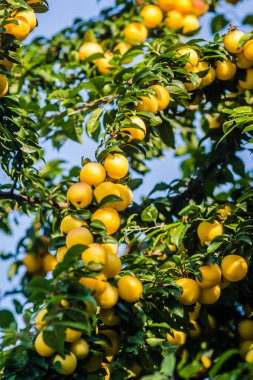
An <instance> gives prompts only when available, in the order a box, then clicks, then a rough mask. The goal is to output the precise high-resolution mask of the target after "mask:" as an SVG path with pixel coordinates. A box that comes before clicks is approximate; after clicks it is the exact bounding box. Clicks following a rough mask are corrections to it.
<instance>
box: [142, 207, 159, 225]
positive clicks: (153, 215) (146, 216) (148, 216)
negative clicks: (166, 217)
mask: <svg viewBox="0 0 253 380" xmlns="http://www.w3.org/2000/svg"><path fill="white" fill-rule="evenodd" d="M157 217H158V210H157V208H156V207H155V206H153V205H150V206H148V207H147V208H145V210H143V211H142V213H141V220H143V222H154V221H156V219H157Z"/></svg>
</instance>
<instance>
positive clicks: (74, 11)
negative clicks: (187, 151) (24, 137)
mask: <svg viewBox="0 0 253 380" xmlns="http://www.w3.org/2000/svg"><path fill="white" fill-rule="evenodd" d="M250 2H251V0H244V1H243V2H242V3H243V4H242V5H239V6H238V7H236V8H235V7H233V6H231V5H226V4H225V5H223V6H222V7H221V8H220V10H221V12H222V13H224V14H227V15H228V16H229V18H230V19H232V22H233V23H234V24H235V25H238V24H239V21H238V15H240V17H239V18H240V19H241V18H243V15H244V14H245V13H246V12H247V11H248V9H249V4H250ZM113 4H114V0H100V1H99V2H97V1H96V0H88V1H87V0H72V1H69V0H49V5H50V11H49V12H48V13H46V14H40V15H38V21H39V26H38V28H36V29H35V30H34V31H33V33H32V34H31V35H30V36H29V37H28V38H27V40H26V41H25V42H26V43H28V42H29V41H30V40H31V39H33V38H34V37H37V36H39V35H44V36H47V37H50V36H51V35H52V34H54V33H56V32H58V31H60V30H61V29H62V28H63V27H65V26H67V25H71V23H72V21H73V20H74V18H76V17H82V18H84V19H87V18H89V17H93V16H97V15H98V14H99V11H100V9H103V8H105V7H107V6H111V5H113ZM210 17H211V15H210V14H208V15H206V16H204V17H203V18H202V19H201V24H202V25H203V28H202V31H201V34H200V36H201V37H208V35H209V29H208V28H209V25H210V22H209V21H210ZM242 30H243V31H244V32H248V31H249V28H248V27H243V28H242ZM44 147H46V160H47V161H48V160H52V159H57V158H65V159H67V160H68V164H67V167H71V166H72V165H77V164H79V163H80V159H81V157H82V156H86V157H90V158H91V159H93V158H94V151H95V148H96V144H95V143H94V142H93V141H92V140H91V139H89V138H88V137H87V136H84V139H83V144H82V145H80V144H77V143H75V142H72V141H69V142H67V143H66V144H65V145H64V148H63V149H62V150H61V152H57V151H55V150H52V148H51V146H50V144H49V143H47V144H45V145H44ZM173 154H174V152H173V151H172V150H171V151H168V152H167V153H166V159H163V160H158V159H156V160H154V161H153V162H152V163H149V167H150V169H151V172H150V173H149V174H148V175H147V176H146V177H145V179H144V185H143V186H142V187H141V188H140V189H138V191H136V193H135V197H136V198H139V197H140V196H141V195H142V194H147V193H148V191H149V190H150V189H152V187H153V185H154V184H155V183H157V182H161V181H166V182H170V181H171V180H173V179H175V178H177V177H178V175H179V161H178V160H176V159H175V158H174V157H173ZM16 216H17V215H16ZM19 222H20V224H19V226H15V234H14V236H12V237H9V236H5V235H3V234H2V233H1V232H0V239H1V243H2V247H3V248H4V249H5V251H14V250H15V246H16V243H17V241H18V239H19V238H20V237H21V236H22V235H23V234H24V231H25V229H26V228H27V227H28V226H29V225H30V223H31V219H29V218H28V217H25V218H22V219H19ZM8 266H9V263H1V273H2V274H1V277H0V292H1V291H5V290H7V289H12V288H13V287H15V286H16V284H18V278H15V279H14V281H13V282H12V283H10V282H8V281H7V278H6V277H7V276H6V273H7V270H8ZM9 305H10V302H9V300H2V301H1V299H0V308H3V307H6V306H9Z"/></svg>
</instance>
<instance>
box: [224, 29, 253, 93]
mask: <svg viewBox="0 0 253 380" xmlns="http://www.w3.org/2000/svg"><path fill="white" fill-rule="evenodd" d="M224 47H225V49H226V50H227V51H228V52H229V53H230V54H232V55H233V56H234V57H235V59H236V60H235V64H233V63H231V62H230V63H229V65H228V66H227V68H226V71H227V75H228V76H229V79H231V78H232V77H233V76H234V75H235V74H236V71H237V69H243V70H246V72H244V73H243V75H241V77H244V78H245V79H243V78H242V79H240V77H239V79H238V85H239V89H241V90H252V89H253V68H252V66H253V39H252V38H248V37H247V39H246V40H245V34H244V33H243V32H241V31H240V30H237V29H235V28H231V30H230V31H229V33H227V34H226V35H225V37H224ZM224 69H225V66H224V68H223V70H224Z"/></svg>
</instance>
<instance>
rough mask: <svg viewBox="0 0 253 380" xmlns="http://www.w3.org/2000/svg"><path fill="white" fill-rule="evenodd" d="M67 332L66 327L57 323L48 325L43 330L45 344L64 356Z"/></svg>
mask: <svg viewBox="0 0 253 380" xmlns="http://www.w3.org/2000/svg"><path fill="white" fill-rule="evenodd" d="M65 330H66V327H64V326H61V325H58V324H55V323H54V324H53V325H49V324H48V325H47V326H46V329H44V330H43V339H44V341H45V343H46V344H47V345H48V346H50V347H51V348H53V349H54V350H55V351H56V352H58V353H59V354H60V355H62V356H63V355H64V342H65Z"/></svg>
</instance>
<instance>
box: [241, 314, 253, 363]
mask: <svg viewBox="0 0 253 380" xmlns="http://www.w3.org/2000/svg"><path fill="white" fill-rule="evenodd" d="M251 313H252V310H251ZM238 335H239V338H240V343H239V349H240V353H241V355H242V357H243V358H244V359H245V360H246V362H248V363H253V320H252V319H243V320H242V321H241V322H240V323H239V325H238Z"/></svg>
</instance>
